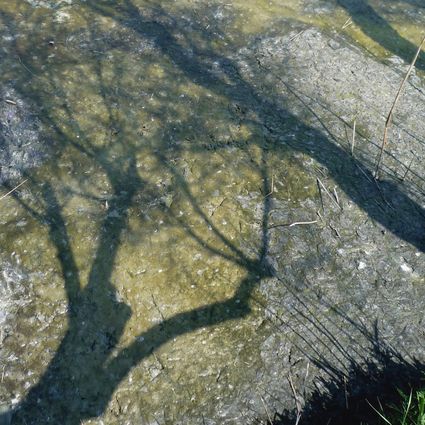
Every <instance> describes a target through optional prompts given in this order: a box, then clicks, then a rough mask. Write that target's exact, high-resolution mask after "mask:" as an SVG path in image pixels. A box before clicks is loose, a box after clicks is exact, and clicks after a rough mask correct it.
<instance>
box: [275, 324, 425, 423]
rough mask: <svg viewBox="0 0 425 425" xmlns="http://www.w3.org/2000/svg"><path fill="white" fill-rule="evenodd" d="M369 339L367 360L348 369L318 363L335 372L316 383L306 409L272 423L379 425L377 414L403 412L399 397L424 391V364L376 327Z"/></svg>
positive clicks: (288, 412)
mask: <svg viewBox="0 0 425 425" xmlns="http://www.w3.org/2000/svg"><path fill="white" fill-rule="evenodd" d="M368 334H369V335H368V338H369V341H370V344H371V348H370V351H367V352H366V353H365V360H364V361H358V360H356V359H354V358H352V359H351V360H350V362H349V363H348V366H347V367H346V369H341V370H338V369H335V368H334V367H333V366H332V365H331V364H330V363H329V362H327V361H326V360H320V361H317V359H316V364H317V365H318V367H319V369H322V370H326V371H327V370H329V369H332V372H333V373H332V374H328V375H326V376H325V377H322V378H321V379H320V381H319V384H320V386H319V385H317V384H316V389H315V390H314V391H313V392H312V393H310V394H309V395H308V396H307V400H306V402H305V404H304V406H302V407H300V406H299V407H298V409H297V408H294V409H286V410H284V411H283V412H281V413H278V414H276V415H275V417H274V420H273V422H272V424H273V425H289V424H293V423H294V422H295V421H297V418H299V419H298V420H299V423H314V424H318V425H322V424H323V425H327V424H335V425H339V424H341V425H342V424H349V425H351V424H352V425H358V424H369V425H378V424H382V423H383V421H382V419H381V418H380V417H379V414H378V413H377V412H383V411H384V414H385V416H388V415H389V414H393V413H394V411H391V409H400V408H401V405H402V397H401V395H400V392H402V393H403V394H410V393H411V392H412V391H413V392H415V391H417V390H421V389H423V387H424V385H425V365H424V364H423V363H422V362H420V361H418V360H417V359H414V358H413V359H409V358H406V357H404V356H403V355H401V354H400V353H399V352H398V351H397V350H394V349H393V348H392V347H390V346H389V345H388V344H386V343H385V342H384V341H383V340H381V339H380V336H379V333H378V327H377V326H376V325H375V330H374V334H370V333H369V332H368ZM367 355H368V356H370V357H369V359H366V356H367ZM272 424H270V425H272Z"/></svg>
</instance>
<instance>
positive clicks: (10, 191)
mask: <svg viewBox="0 0 425 425" xmlns="http://www.w3.org/2000/svg"><path fill="white" fill-rule="evenodd" d="M26 181H28V179H25V180H24V181H23V182H21V183H19V184H18V186H15V187H14V188H13V189H12V190H9V192H7V193H6V194H5V195H3V196H0V201H1V200H2V199H4V198H6V196H9V195H10V194H11V193H13V192H14V191H15V190H16V189H18V187H20V186H22V185H23V184H24V183H25V182H26Z"/></svg>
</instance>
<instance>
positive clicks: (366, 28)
mask: <svg viewBox="0 0 425 425" xmlns="http://www.w3.org/2000/svg"><path fill="white" fill-rule="evenodd" d="M407 3H409V2H407ZM338 5H339V6H341V7H342V8H344V9H345V10H346V11H347V12H348V13H349V14H350V16H351V19H352V20H353V22H354V23H356V24H357V25H358V26H359V27H360V28H361V30H362V31H363V32H364V33H365V34H366V35H367V36H368V37H370V38H371V39H372V40H374V41H375V42H377V43H378V44H379V45H380V46H382V47H383V48H384V49H386V50H388V51H389V52H391V53H392V54H394V55H396V56H399V57H401V58H402V59H403V60H404V61H405V62H407V63H410V62H411V61H412V58H413V57H414V56H415V53H416V51H417V49H418V46H415V45H414V44H413V43H411V42H410V41H408V40H406V39H405V38H403V37H402V36H400V34H399V33H398V32H397V31H396V30H395V29H394V28H393V27H392V26H391V25H390V24H389V23H388V22H387V21H386V20H385V19H384V18H383V17H382V16H380V15H379V14H378V13H377V12H376V10H375V9H374V8H373V7H372V6H371V5H370V4H369V3H368V1H367V0H338ZM416 7H421V6H420V5H419V4H418V5H416ZM419 42H420V40H418V43H419ZM416 68H418V69H420V70H422V71H424V70H425V53H423V52H422V53H420V54H419V57H418V59H417V61H416Z"/></svg>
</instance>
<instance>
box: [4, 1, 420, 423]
mask: <svg viewBox="0 0 425 425" xmlns="http://www.w3.org/2000/svg"><path fill="white" fill-rule="evenodd" d="M360 3H361V2H350V1H343V0H341V1H339V2H329V1H325V2H321V1H313V0H312V1H296V0H294V1H254V0H252V1H251V0H250V1H235V2H232V3H226V2H218V1H217V2H204V1H202V2H201V1H179V2H172V1H169V2H163V3H162V4H161V6H159V5H157V4H155V3H153V2H149V1H135V2H133V3H132V2H130V1H122V2H110V3H108V2H92V1H85V2H77V1H75V2H73V1H63V2H59V3H58V2H53V1H52V2H50V1H21V2H8V3H7V4H2V5H1V6H0V12H1V27H0V30H1V36H2V47H3V49H2V52H1V53H0V55H1V59H2V75H1V77H0V78H1V79H2V83H3V84H6V83H7V84H10V85H12V86H13V87H14V88H15V90H16V91H17V93H18V96H19V98H21V99H25V100H27V101H28V102H29V104H30V105H31V109H32V111H33V113H34V114H35V115H36V116H37V117H38V119H39V120H40V122H41V123H42V125H43V127H44V133H43V134H42V136H41V138H42V140H43V141H44V142H45V144H46V145H47V148H46V151H47V152H48V153H49V154H48V155H47V154H46V160H45V162H44V164H43V165H42V166H39V167H37V168H29V169H27V170H24V171H22V177H21V179H17V180H16V182H10V183H9V185H10V186H11V187H13V186H14V185H15V184H18V183H19V182H20V181H22V180H23V179H27V181H26V183H25V184H24V185H23V186H22V187H21V188H19V190H17V191H16V192H14V194H13V195H12V196H8V197H7V198H5V199H2V200H1V201H0V217H1V218H0V221H1V226H2V230H1V232H0V244H1V247H2V248H1V259H2V260H7V261H8V262H11V263H13V264H14V266H15V267H16V268H17V269H19V270H22V271H23V273H25V275H26V276H27V279H26V283H25V284H26V285H27V287H26V288H25V290H26V292H27V296H28V300H27V301H26V302H25V303H24V304H23V306H21V307H19V309H18V310H16V309H15V310H14V309H13V305H12V307H10V306H9V307H8V308H10V309H11V310H10V317H11V318H12V317H13V314H17V316H16V318H13V319H11V320H12V321H13V322H14V325H13V326H12V327H10V329H11V331H10V334H8V335H7V338H5V339H4V341H3V344H4V347H5V352H6V354H7V355H6V356H5V360H4V362H5V367H4V369H3V372H4V373H3V376H2V383H3V385H2V390H1V393H0V396H1V401H2V403H3V404H10V403H15V404H17V403H18V402H22V401H23V405H22V407H21V411H20V412H21V413H18V416H17V418H18V419H17V422H16V423H20V422H19V420H20V418H21V416H22V418H23V419H22V420H24V419H25V417H27V418H28V417H32V418H33V420H34V422H33V423H49V421H48V420H47V421H46V417H47V416H49V417H50V418H51V419H50V421H51V423H55V420H57V418H58V417H61V415H62V416H63V414H64V413H63V412H68V413H67V415H68V417H69V423H80V420H81V421H86V423H97V421H100V420H101V418H103V420H105V421H106V423H114V420H117V419H116V418H118V417H119V418H125V419H122V420H123V422H122V423H125V422H124V421H125V420H127V418H128V420H129V421H130V422H131V423H134V421H135V420H137V419H140V418H142V420H143V421H145V422H143V423H155V422H154V421H160V423H177V422H178V421H183V422H184V421H185V419H184V418H186V421H187V420H188V419H187V418H191V420H193V421H194V422H193V423H200V422H196V420H195V419H193V418H200V417H201V416H200V415H201V412H202V414H203V415H205V417H209V416H211V417H214V415H215V416H217V412H218V411H220V412H226V406H231V404H232V401H231V400H233V399H234V398H235V392H238V391H241V392H242V391H243V390H246V389H247V388H249V387H250V386H251V385H252V382H255V378H256V374H257V372H258V371H259V370H260V369H261V364H262V359H261V356H260V352H259V346H260V344H261V342H262V341H264V340H265V339H266V338H267V337H268V336H269V334H270V332H271V330H270V325H269V324H267V322H265V321H264V310H263V308H262V307H261V304H262V302H261V301H262V300H261V296H260V295H259V294H258V292H257V288H258V284H259V282H260V280H261V279H263V278H267V277H268V275H267V269H266V268H265V267H264V263H263V260H264V257H265V254H266V253H267V244H268V240H267V231H266V229H267V226H268V220H269V216H268V213H269V208H270V202H271V195H273V196H272V197H273V200H274V201H275V202H278V201H279V200H286V201H288V200H291V201H292V202H293V205H294V206H297V205H301V203H302V202H303V201H305V200H306V199H309V198H311V197H313V196H317V186H316V182H315V180H313V179H311V178H310V177H309V176H308V175H307V174H306V173H305V172H304V171H303V170H302V169H301V168H299V167H298V164H297V161H301V159H299V158H298V159H297V158H296V157H294V156H293V155H291V154H290V153H289V152H288V151H286V150H285V149H284V148H282V150H280V153H279V155H277V154H276V153H275V152H273V154H271V153H270V152H269V146H268V143H269V141H268V139H267V137H266V136H265V134H264V129H263V126H262V122H261V117H259V116H258V114H257V113H256V109H257V108H258V105H259V104H260V103H261V100H260V99H259V98H258V96H255V95H253V93H255V90H254V89H253V88H252V87H251V88H250V87H247V85H246V84H244V83H243V81H242V80H241V77H240V75H238V72H237V66H236V65H235V63H234V61H233V59H232V57H234V55H235V53H236V52H237V51H238V50H239V49H241V48H243V47H245V46H246V45H247V44H249V42H250V41H252V40H254V39H255V38H256V37H261V36H272V35H279V34H282V33H285V32H287V31H288V30H290V29H297V28H304V26H305V25H306V24H307V25H314V26H318V27H321V28H323V29H324V30H326V31H331V32H335V33H339V34H343V35H346V36H348V37H350V38H351V39H352V40H354V41H355V42H357V43H358V44H359V46H361V47H362V48H365V49H366V50H368V51H369V52H370V53H371V54H373V55H376V56H377V57H379V58H380V59H382V60H386V59H388V58H390V57H391V56H393V55H395V54H402V55H403V56H402V57H403V59H405V60H406V61H408V60H410V57H411V56H412V55H413V53H414V50H415V46H416V45H417V44H418V43H419V41H420V38H421V26H420V25H419V24H420V22H423V19H424V14H425V9H424V8H423V6H421V5H420V4H419V2H416V3H415V2H414V1H410V2H408V1H391V2H388V1H385V2H383V1H371V2H369V5H370V6H368V5H367V4H366V2H364V4H363V8H362V7H359V4H360ZM353 5H354V6H353ZM368 7H371V8H373V9H371V10H373V11H374V13H376V16H374V15H371V14H370V13H365V10H368V11H369V12H370V10H369V9H367V8H368ZM365 8H366V9H365ZM378 17H379V19H381V20H382V21H380V20H379V19H378ZM384 20H385V21H384ZM374 22H375V23H376V25H375V24H374ZM383 22H385V23H386V24H385V25H383ZM394 34H397V36H398V37H399V38H398V39H396V40H395V39H394ZM404 56H405V57H404ZM423 63H424V61H423V58H422V57H421V58H419V62H418V69H419V71H420V70H421V67H422V66H423ZM423 69H424V68H422V70H423ZM241 81H242V82H241ZM12 100H13V99H12ZM282 181H283V182H284V184H282V183H281V186H279V185H278V184H277V183H276V184H275V182H282ZM6 191H7V187H6V186H5V189H4V192H6ZM12 304H13V303H12ZM5 308H6V307H5ZM18 359H19V361H18ZM34 385H35V387H34V388H35V389H34V390H33V392H32V393H31V392H30V395H29V396H27V393H28V390H29V388H30V387H33V386H34ZM242 389H243V390H242ZM26 397H27V398H26ZM31 397H33V398H31ZM37 398H38V399H39V400H40V401H39V403H38V405H37V404H36V403H35V402H34V400H35V399H37ZM52 400H53V401H52ZM37 406H38V407H37ZM232 408H233V407H232ZM229 409H230V407H229ZM36 411H37V413H36ZM236 414H237V412H231V413H230V414H229V413H228V412H227V413H226V415H227V416H226V417H232V415H234V416H236ZM19 415H21V416H19ZM43 415H44V416H43ZM46 415H47V416H46ZM223 415H225V413H223ZM71 416H72V417H71ZM43 418H44V419H43ZM55 418H56V419H55ZM99 418H100V419H99ZM114 418H115V419H114ZM43 420H45V422H43ZM37 421H38V422H37ZM56 423H57V422H56ZM99 423H101V422H99ZM186 423H187V422H186Z"/></svg>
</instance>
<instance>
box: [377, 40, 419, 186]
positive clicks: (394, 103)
mask: <svg viewBox="0 0 425 425" xmlns="http://www.w3.org/2000/svg"><path fill="white" fill-rule="evenodd" d="M424 44H425V37H424V38H423V40H422V42H421V44H420V45H419V47H418V50H417V51H416V54H415V57H414V58H413V60H412V63H411V64H410V66H409V69H408V70H407V72H406V75H405V76H404V79H403V81H402V83H401V84H400V87H399V89H398V92H397V95H396V97H395V99H394V102H393V104H392V106H391V109H390V112H389V114H388V116H387V120H386V122H385V128H384V137H383V139H382V145H381V151H380V152H379V157H378V162H377V164H376V169H375V175H374V177H375V179H376V178H377V177H378V173H379V168H380V166H381V161H382V154H383V152H384V148H385V146H386V144H387V138H388V130H389V128H390V126H391V121H392V117H393V114H394V109H395V107H396V105H397V103H398V101H399V99H400V96H401V92H402V90H403V87H404V85H405V84H406V81H407V80H408V78H409V76H410V74H411V72H412V69H413V67H414V66H415V63H416V60H417V59H418V56H419V53H420V52H421V50H422V47H423V46H424Z"/></svg>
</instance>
